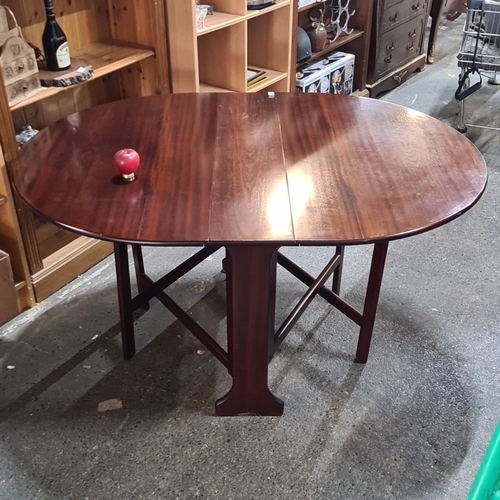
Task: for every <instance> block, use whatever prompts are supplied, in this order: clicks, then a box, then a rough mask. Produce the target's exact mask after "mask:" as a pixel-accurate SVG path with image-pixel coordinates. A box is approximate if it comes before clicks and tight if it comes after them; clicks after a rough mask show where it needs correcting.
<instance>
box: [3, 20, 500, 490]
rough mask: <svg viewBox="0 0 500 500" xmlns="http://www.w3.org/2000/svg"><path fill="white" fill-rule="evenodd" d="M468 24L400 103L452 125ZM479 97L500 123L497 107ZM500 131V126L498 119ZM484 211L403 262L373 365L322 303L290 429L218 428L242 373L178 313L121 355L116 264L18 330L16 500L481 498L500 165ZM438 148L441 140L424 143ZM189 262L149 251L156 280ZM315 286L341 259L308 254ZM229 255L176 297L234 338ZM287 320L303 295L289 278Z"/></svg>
mask: <svg viewBox="0 0 500 500" xmlns="http://www.w3.org/2000/svg"><path fill="white" fill-rule="evenodd" d="M460 25H461V20H458V21H456V22H455V23H444V25H443V28H442V29H441V32H440V43H439V45H438V55H437V62H436V64H435V65H434V66H432V67H430V66H428V67H427V68H426V70H425V71H424V72H423V73H421V74H417V75H416V76H415V77H413V78H412V79H411V80H410V81H409V82H408V83H406V84H404V85H403V86H402V87H400V88H399V89H397V90H395V91H393V92H391V93H389V94H386V96H384V97H383V99H385V100H388V101H392V102H397V103H400V104H404V105H407V106H410V107H413V108H416V109H419V110H422V111H425V112H427V113H429V114H431V115H433V116H436V117H439V118H440V119H442V120H445V121H447V122H449V123H455V122H456V116H455V113H456V111H457V105H456V103H455V102H454V100H453V94H454V91H455V87H456V80H457V67H456V63H455V54H456V52H457V51H458V45H459V40H460ZM495 91H496V88H493V87H489V88H485V89H484V90H482V91H481V92H480V93H478V94H476V95H475V96H473V97H471V98H470V99H469V103H470V105H469V108H470V110H471V112H472V113H473V116H472V118H473V119H475V120H476V121H477V122H478V123H482V124H488V125H490V124H492V123H494V121H495V120H496V121H497V122H498V121H500V118H499V113H498V109H499V105H500V100H499V97H498V96H496V95H495ZM497 125H500V123H497ZM469 137H470V138H471V139H472V140H473V141H474V142H475V143H476V144H477V146H478V147H479V149H480V150H481V151H482V152H483V153H484V155H485V157H486V160H487V163H488V165H489V173H490V179H489V186H488V189H487V191H486V194H485V195H484V197H483V199H482V200H481V201H480V202H479V204H478V205H477V206H476V207H475V208H474V209H473V210H472V211H471V212H469V213H467V214H465V215H464V216H463V217H461V218H460V219H458V220H457V221H455V222H453V223H451V224H448V225H447V226H445V227H442V228H440V229H438V230H435V231H432V232H430V233H427V234H424V235H421V236H418V237H414V238H410V239H408V240H403V241H399V242H395V243H394V244H392V245H391V247H390V249H389V257H388V265H387V271H386V275H385V278H384V283H383V289H382V294H381V299H380V308H379V313H378V317H377V322H376V327H375V332H374V340H373V347H372V351H371V358H370V359H369V362H368V363H367V365H366V366H364V367H363V366H358V365H356V364H354V363H353V355H354V351H355V346H356V338H357V332H356V328H355V327H354V325H353V324H352V323H350V322H349V321H348V320H347V319H344V318H343V317H342V316H341V315H340V314H339V313H337V312H336V311H334V310H331V309H330V308H328V307H327V305H326V303H325V302H324V301H322V300H321V299H316V300H315V301H314V302H313V304H312V306H311V308H310V309H309V311H308V313H307V314H306V315H305V316H304V317H303V318H302V319H301V321H300V323H299V324H298V325H297V326H296V327H295V328H294V330H293V332H292V333H291V334H290V336H289V338H288V339H287V341H286V342H285V344H284V345H283V346H282V349H281V350H280V353H279V354H278V356H277V357H276V358H275V360H274V361H273V362H272V364H271V367H270V383H271V387H272V390H273V391H274V392H275V393H276V394H277V395H279V396H280V397H281V398H282V399H283V400H284V401H285V413H284V415H283V417H281V418H259V417H242V418H216V417H214V416H213V410H214V401H215V399H216V398H217V397H220V396H221V395H223V394H224V393H225V391H227V389H228V388H229V386H230V378H229V376H228V375H227V373H225V372H224V370H223V369H222V368H221V367H220V366H218V363H217V362H216V360H215V359H214V358H212V357H211V356H210V355H209V354H208V353H207V352H206V350H205V349H204V348H203V347H202V346H201V345H200V344H199V343H198V342H197V341H196V340H195V339H194V338H193V337H192V336H191V335H190V334H188V333H187V332H186V331H185V329H184V328H183V327H182V326H181V325H179V323H178V322H176V321H174V320H173V318H172V316H171V315H170V314H169V313H168V312H166V311H165V310H164V309H163V307H162V306H160V305H158V304H157V303H155V304H154V305H153V307H152V310H151V311H149V312H148V313H147V314H144V315H142V316H141V317H140V318H139V319H138V320H137V327H136V330H137V336H138V347H139V350H138V354H137V355H136V357H135V358H134V359H133V360H131V361H129V362H124V361H122V359H121V347H120V341H119V327H118V324H117V323H118V315H117V301H116V294H115V279H114V267H113V261H112V260H111V259H108V260H106V261H104V262H103V263H102V264H100V265H99V266H97V267H96V268H94V269H92V270H91V271H89V272H88V273H86V274H85V275H83V276H81V277H80V278H79V279H77V280H76V281H74V282H72V283H71V284H69V285H68V286H67V287H65V288H64V289H63V290H61V291H59V292H58V293H56V294H55V295H54V296H53V297H51V298H50V299H48V300H47V301H45V302H44V303H42V304H40V305H39V306H37V307H35V308H34V309H32V310H30V311H28V312H27V313H25V314H23V315H22V316H20V317H19V318H17V319H16V320H15V321H13V322H11V323H10V324H7V325H5V326H4V327H3V328H2V329H1V330H0V332H1V333H0V356H1V363H0V369H1V384H0V498H1V499H2V500H3V499H16V500H24V499H31V498H36V499H44V500H45V499H51V500H55V499H69V498H74V499H172V500H174V499H193V498H202V499H215V498H220V499H304V500H305V499H359V498H368V499H392V498H394V499H435V500H443V499H450V500H457V499H465V498H466V497H467V492H468V491H469V489H470V487H471V484H472V482H473V480H474V478H475V476H476V473H477V471H478V467H479V465H480V463H481V461H482V458H483V454H484V452H485V450H486V447H487V445H488V443H489V441H490V439H491V435H492V433H493V431H494V428H495V426H496V423H497V421H498V419H499V417H500V398H499V397H498V394H499V393H500V375H499V367H500V347H499V346H500V344H499V332H500V327H499V312H498V310H499V309H498V307H499V303H500V287H499V284H498V283H499V278H500V252H499V248H500V238H499V220H498V218H499V210H498V208H499V207H498V200H499V196H498V193H499V192H500V151H499V138H500V136H499V135H498V133H496V132H490V131H477V130H475V131H471V133H470V134H469ZM422 147H423V148H424V147H425V144H422ZM188 253H189V251H186V250H182V249H175V250H166V251H165V250H159V249H152V250H149V251H147V256H146V262H147V267H148V268H149V270H150V272H151V274H152V275H153V276H158V275H159V274H160V272H161V270H162V269H164V268H169V267H171V266H172V265H173V264H174V263H175V262H178V261H180V260H181V259H182V258H183V257H184V256H186V255H187V254H188ZM287 253H288V254H290V255H293V257H294V259H297V260H298V261H299V262H302V263H303V264H304V265H305V266H306V267H307V268H308V269H310V270H311V272H313V271H314V270H319V269H320V268H321V266H322V264H324V263H325V262H326V260H327V259H328V258H329V257H330V253H329V252H328V251H326V250H325V249H321V248H316V249H308V248H299V249H290V250H288V251H287ZM220 257H221V255H220V254H216V255H215V256H214V257H213V258H212V259H211V260H209V261H206V262H205V263H204V264H202V265H201V266H200V267H198V268H197V269H195V270H194V271H193V272H192V273H191V274H189V275H188V276H186V277H185V278H184V279H182V280H181V281H180V282H178V283H177V284H176V285H175V286H174V287H173V290H172V293H173V294H174V295H175V296H176V297H177V298H178V300H179V302H181V303H182V304H183V305H184V306H185V307H186V308H187V309H188V310H189V311H190V313H191V314H192V316H193V317H195V318H197V319H198V320H199V321H201V323H202V324H203V325H204V326H206V328H207V329H209V330H210V331H213V332H216V334H217V336H218V337H220V338H223V334H224V328H225V313H224V291H225V283H224V276H223V275H222V274H221V273H220V272H219V271H220ZM369 258H370V248H364V247H360V248H352V249H349V250H348V251H347V255H346V265H345V278H344V282H343V294H344V296H345V297H346V298H347V299H348V300H350V301H352V302H353V303H354V304H355V305H358V306H359V305H360V303H361V299H362V297H363V292H364V287H365V286H366V281H367V272H368V264H369ZM279 279H280V289H279V290H280V292H279V296H278V316H279V318H278V319H283V318H284V317H285V315H286V314H287V311H288V310H289V309H290V307H292V305H293V303H294V301H295V300H296V299H297V298H298V297H299V296H300V295H301V293H302V292H303V287H302V286H301V285H300V284H299V283H298V282H297V281H295V280H294V279H292V278H291V277H290V276H288V275H286V274H285V273H280V276H279Z"/></svg>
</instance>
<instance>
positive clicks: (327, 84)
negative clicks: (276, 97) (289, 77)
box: [295, 52, 354, 94]
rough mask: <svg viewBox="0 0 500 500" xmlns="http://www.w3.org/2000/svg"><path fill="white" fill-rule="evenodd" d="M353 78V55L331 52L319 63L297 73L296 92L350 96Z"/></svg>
mask: <svg viewBox="0 0 500 500" xmlns="http://www.w3.org/2000/svg"><path fill="white" fill-rule="evenodd" d="M353 77H354V55H353V54H347V53H345V52H333V53H332V54H330V55H328V56H327V57H325V58H324V59H322V60H321V61H319V62H317V63H314V64H311V65H310V66H306V67H305V68H303V69H302V70H301V71H300V72H298V73H297V79H296V82H295V88H296V90H297V92H307V93H318V94H351V93H352V86H353Z"/></svg>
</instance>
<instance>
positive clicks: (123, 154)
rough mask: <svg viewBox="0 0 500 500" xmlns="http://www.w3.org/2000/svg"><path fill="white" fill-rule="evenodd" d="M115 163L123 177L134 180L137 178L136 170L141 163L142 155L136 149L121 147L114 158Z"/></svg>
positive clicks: (128, 180) (129, 180)
mask: <svg viewBox="0 0 500 500" xmlns="http://www.w3.org/2000/svg"><path fill="white" fill-rule="evenodd" d="M113 161H114V164H115V167H116V169H117V170H118V172H120V174H121V176H122V179H123V180H125V181H127V182H132V181H134V180H135V179H136V176H135V172H136V171H137V169H138V168H139V165H140V163H141V157H140V156H139V153H138V152H137V151H136V150H135V149H131V148H126V149H120V150H119V151H117V152H116V153H115V156H114V158H113Z"/></svg>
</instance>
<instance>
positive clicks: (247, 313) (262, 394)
mask: <svg viewBox="0 0 500 500" xmlns="http://www.w3.org/2000/svg"><path fill="white" fill-rule="evenodd" d="M278 248H279V247H278V246H274V245H260V246H252V247H246V246H228V247H227V257H226V272H227V330H228V353H229V372H230V373H231V375H232V377H233V386H232V387H231V390H230V391H229V392H228V394H226V396H224V397H223V398H221V399H219V400H218V401H217V403H216V406H215V413H216V415H219V416H235V415H266V416H280V415H282V414H283V402H282V401H281V400H280V399H278V398H277V397H275V396H274V395H273V394H272V393H271V391H270V390H269V387H268V381H267V377H268V361H269V352H270V349H271V348H272V346H273V345H274V312H275V302H276V259H277V253H278Z"/></svg>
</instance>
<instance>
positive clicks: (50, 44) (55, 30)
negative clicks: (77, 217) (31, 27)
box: [42, 0, 71, 71]
mask: <svg viewBox="0 0 500 500" xmlns="http://www.w3.org/2000/svg"><path fill="white" fill-rule="evenodd" d="M44 2H45V12H46V14H47V22H46V23H45V29H44V30H43V35H42V43H43V51H44V52H45V60H46V62H47V69H48V70H49V71H62V70H64V69H68V68H69V67H70V66H71V59H70V56H69V46H68V39H67V38H66V35H65V34H64V31H63V30H62V29H61V27H60V26H59V24H58V23H57V21H56V14H55V12H54V5H53V3H52V0H44Z"/></svg>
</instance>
